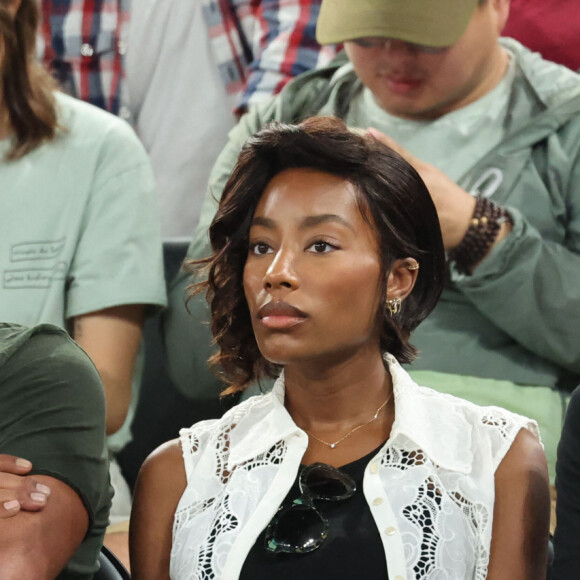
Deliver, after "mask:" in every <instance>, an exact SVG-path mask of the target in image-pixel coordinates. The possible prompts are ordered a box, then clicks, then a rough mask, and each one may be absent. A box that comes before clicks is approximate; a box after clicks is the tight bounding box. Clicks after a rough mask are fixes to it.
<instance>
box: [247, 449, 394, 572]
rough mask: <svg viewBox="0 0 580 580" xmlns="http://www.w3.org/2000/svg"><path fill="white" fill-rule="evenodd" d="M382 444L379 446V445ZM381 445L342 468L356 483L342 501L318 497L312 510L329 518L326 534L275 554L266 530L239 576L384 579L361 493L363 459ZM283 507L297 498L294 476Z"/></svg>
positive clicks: (381, 552)
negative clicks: (300, 550) (301, 548)
mask: <svg viewBox="0 0 580 580" xmlns="http://www.w3.org/2000/svg"><path fill="white" fill-rule="evenodd" d="M381 447H382V445H381ZM378 450H379V448H377V449H376V450H375V451H373V452H372V453H369V454H368V455H365V457H361V458H360V459H357V460H356V461H353V462H352V463H349V464H347V465H343V466H342V467H340V471H343V472H345V473H348V475H350V476H351V477H352V478H353V479H354V480H355V482H356V485H357V490H356V492H355V494H354V495H353V496H352V497H351V498H349V499H347V500H344V501H337V502H332V501H316V502H315V505H316V508H317V509H318V510H319V511H320V512H321V513H322V514H323V515H324V516H325V517H326V518H327V519H328V521H329V531H328V537H327V538H326V540H325V541H324V542H323V543H322V545H321V546H320V547H319V548H318V549H316V550H314V551H313V552H309V553H307V554H273V553H271V552H269V551H267V550H266V548H265V547H264V532H262V533H261V534H260V536H259V537H258V539H257V541H256V543H255V544H254V546H253V547H252V549H251V550H250V553H249V554H248V557H247V558H246V561H245V563H244V566H243V568H242V572H241V574H240V580H271V579H272V578H276V580H296V579H297V578H298V579H300V580H311V579H312V580H324V579H325V578H332V579H333V580H341V579H344V580H347V579H349V580H350V579H353V578H362V577H364V578H365V580H379V579H380V580H385V579H387V580H388V574H387V563H386V560H385V552H384V549H383V544H382V542H381V538H380V535H379V531H378V529H377V527H376V525H375V521H374V519H373V517H372V515H371V511H370V509H369V506H368V504H367V502H366V500H365V496H364V494H363V485H362V484H363V475H364V470H365V468H366V466H367V463H368V462H369V461H370V460H371V459H372V458H373V457H374V456H375V455H376V454H377V452H378ZM304 467H305V466H304V465H301V466H300V471H299V474H298V476H297V477H296V480H295V481H294V484H293V485H292V488H291V489H290V491H289V492H288V495H287V496H286V499H285V500H284V504H283V505H289V504H290V503H291V502H292V500H294V499H296V498H298V497H299V496H300V489H299V487H298V477H299V476H300V472H302V469H304Z"/></svg>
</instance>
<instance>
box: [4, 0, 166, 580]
mask: <svg viewBox="0 0 580 580" xmlns="http://www.w3.org/2000/svg"><path fill="white" fill-rule="evenodd" d="M37 23H38V9H37V2H36V0H0V195H1V198H2V209H1V211H0V232H1V236H0V276H1V279H2V285H1V286H0V321H2V322H10V323H17V324H21V325H24V326H26V327H34V326H36V325H38V324H41V323H51V324H54V325H57V326H59V327H60V328H66V329H67V330H68V331H69V333H70V334H71V335H72V337H73V338H74V339H75V341H76V342H77V343H78V344H79V345H80V346H81V347H83V349H84V350H85V351H86V352H87V354H89V356H90V357H91V359H92V361H93V362H94V364H95V366H96V367H97V370H98V371H99V374H100V376H101V378H102V380H103V384H104V388H105V403H106V431H107V434H109V435H111V434H113V433H115V432H117V431H118V430H119V429H120V427H121V425H122V424H123V423H124V421H125V418H126V416H127V413H128V409H129V403H130V400H131V392H132V383H133V371H134V367H135V361H136V357H137V352H138V348H139V344H140V341H141V328H142V324H143V318H144V313H145V310H146V308H147V307H148V305H163V304H165V283H164V277H163V269H162V257H161V239H160V227H159V216H158V212H157V200H156V196H155V191H154V180H153V175H152V171H151V168H150V165H149V161H148V159H147V155H146V153H145V151H144V149H143V147H142V146H141V144H140V142H139V140H138V139H137V137H136V136H135V134H134V132H133V130H132V129H131V127H129V125H127V124H126V123H125V122H124V121H121V120H120V119H118V118H117V117H115V116H113V115H110V114H108V113H105V112H104V111H101V110H99V109H97V108H96V107H93V106H90V105H87V104H86V103H82V102H81V101H78V100H76V99H73V98H71V97H69V96H67V95H64V94H63V93H61V92H59V91H57V90H56V87H55V85H54V83H53V81H52V79H51V77H50V76H49V75H48V74H47V73H46V72H45V71H44V70H43V69H42V68H41V66H40V65H39V64H38V63H37V62H36V54H35V46H36V27H37ZM79 388H80V386H79ZM30 404H33V402H32V401H30ZM70 423H71V424H70V425H68V426H67V427H66V428H67V429H69V435H70V437H71V440H74V434H75V432H78V431H81V430H82V429H83V428H84V426H83V425H82V424H80V423H75V421H74V418H73V417H71V418H70ZM63 428H64V427H63ZM125 442H126V440H125ZM115 444H116V442H112V441H111V440H109V450H110V452H111V456H112V454H113V452H114V450H115V447H114V445H115ZM97 451H98V445H95V448H94V449H91V450H89V451H88V453H89V455H90V454H94V453H97ZM1 453H3V450H2V449H1V448H0V454H1ZM99 460H100V458H99ZM70 461H71V463H72V464H73V465H75V453H72V454H71V457H70ZM6 465H8V466H9V465H11V463H10V461H8V463H6V462H2V461H0V491H1V490H2V489H3V485H2V483H3V482H4V481H5V480H4V479H3V477H2V475H3V472H5V471H6V470H7V469H9V467H5V466H6ZM77 469H81V468H80V466H78V465H77ZM111 473H112V474H113V482H114V487H115V490H116V492H118V493H116V496H115V500H114V501H113V511H112V512H111V513H112V514H113V517H114V518H115V519H113V517H112V520H113V521H114V522H117V521H121V520H125V521H128V518H129V510H130V502H131V496H130V493H129V490H128V486H127V484H126V483H125V482H124V480H123V479H122V477H121V475H120V471H119V470H118V469H113V470H112V472H111ZM11 475H13V476H16V477H21V476H22V471H21V470H20V471H18V470H17V471H15V472H13V473H11ZM17 481H19V480H17ZM15 486H16V484H13V487H15ZM55 489H56V484H55ZM52 491H53V493H52V495H51V496H50V497H49V499H48V501H47V502H45V504H42V505H41V506H40V507H41V508H43V507H44V505H48V506H49V505H50V503H51V502H55V501H56V499H55V498H56V492H55V490H52ZM70 491H71V493H73V494H74V491H73V490H70ZM105 491H106V490H105ZM6 493H8V492H6ZM5 497H7V500H6V501H5V502H0V518H4V517H8V518H10V517H11V516H14V518H16V519H15V520H14V521H16V520H18V521H20V520H22V521H29V519H30V514H27V513H23V512H26V506H27V502H19V501H18V494H16V493H12V494H11V495H10V494H9V497H8V496H5ZM119 500H120V501H119ZM5 504H8V505H9V506H11V508H10V509H6V507H5ZM85 507H86V506H85ZM83 509H84V508H83V506H82V504H81V513H82V512H83ZM50 513H54V512H51V510H44V509H40V511H39V512H38V513H36V514H34V518H32V519H31V520H30V521H33V522H40V521H41V520H42V519H43V518H47V521H49V519H48V518H49V515H50ZM18 518H20V519H18ZM89 522H90V523H89ZM86 523H87V525H89V526H94V525H96V526H97V528H98V530H97V532H96V533H97V535H100V537H101V538H102V534H103V532H104V528H105V526H106V514H105V516H104V517H101V518H100V520H99V521H98V522H95V521H94V519H93V518H92V514H91V513H90V510H89V514H88V519H87V522H86ZM11 525H12V526H14V525H16V524H15V523H14V522H12V523H11ZM87 525H85V527H84V529H83V530H82V531H83V535H84V534H86V533H87ZM83 535H81V537H80V538H78V541H79V543H80V542H81V541H82V539H83ZM47 546H48V544H47ZM49 551H50V550H49ZM55 553H56V552H54V551H53V552H52V554H51V556H52V555H54V554H55ZM0 559H1V558H0ZM35 561H36V562H41V558H38V559H36V560H35ZM92 565H93V566H94V562H93V563H92ZM86 570H87V574H88V571H90V568H86ZM23 576H24V577H26V576H27V575H26V574H23ZM28 577H41V576H28Z"/></svg>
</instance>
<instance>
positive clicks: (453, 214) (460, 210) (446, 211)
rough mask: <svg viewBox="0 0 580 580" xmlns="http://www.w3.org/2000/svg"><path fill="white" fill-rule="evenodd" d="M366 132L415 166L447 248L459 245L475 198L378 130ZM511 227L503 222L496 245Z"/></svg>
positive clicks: (471, 215) (467, 224) (470, 216)
mask: <svg viewBox="0 0 580 580" xmlns="http://www.w3.org/2000/svg"><path fill="white" fill-rule="evenodd" d="M366 133H367V135H369V136H370V137H373V138H374V139H376V140H377V141H380V142H381V143H384V144H385V145H388V146H389V147H390V148H391V149H393V150H394V151H396V152H397V153H398V154H399V155H400V156H401V157H403V159H405V161H407V162H408V163H410V164H411V165H412V166H413V167H414V168H415V170H416V171H417V173H418V174H419V175H420V176H421V179H422V180H423V181H424V182H425V185H426V186H427V189H428V190H429V193H430V194H431V198H432V199H433V203H434V204H435V208H436V209H437V214H438V216H439V223H440V224H441V233H442V235H443V244H444V246H445V250H446V251H449V250H452V249H453V248H456V247H457V246H458V245H459V244H460V243H461V240H463V237H464V236H465V233H466V232H467V229H468V228H469V225H470V222H471V219H472V217H473V210H474V209H475V201H476V199H475V197H474V196H473V195H471V194H470V193H468V192H467V191H465V190H464V189H463V188H461V187H459V185H457V184H456V183H455V182H454V181H453V180H452V179H450V178H449V177H447V175H445V174H444V173H443V172H442V171H440V170H439V169H437V168H436V167H435V166H433V165H431V164H430V163H425V162H424V161H421V160H420V159H418V158H417V157H415V156H414V155H413V154H411V153H410V152H409V151H407V150H406V149H405V148H404V147H401V146H400V145H399V144H398V143H397V142H396V141H394V140H393V139H391V138H390V137H388V136H387V135H385V134H384V133H381V131H379V130H378V129H373V128H371V129H367V131H366ZM511 228H512V226H511V224H509V223H508V222H505V223H503V224H502V225H501V228H500V230H499V232H498V234H497V237H496V239H495V241H494V244H493V246H495V245H496V244H497V243H498V242H499V241H500V240H502V239H503V238H505V236H506V235H507V234H508V233H509V232H510V231H511ZM493 246H492V247H493ZM490 250H491V247H490Z"/></svg>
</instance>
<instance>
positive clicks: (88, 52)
mask: <svg viewBox="0 0 580 580" xmlns="http://www.w3.org/2000/svg"><path fill="white" fill-rule="evenodd" d="M93 54H95V49H94V48H93V47H92V45H90V44H89V43H88V42H83V43H82V44H81V56H86V57H91V56H93Z"/></svg>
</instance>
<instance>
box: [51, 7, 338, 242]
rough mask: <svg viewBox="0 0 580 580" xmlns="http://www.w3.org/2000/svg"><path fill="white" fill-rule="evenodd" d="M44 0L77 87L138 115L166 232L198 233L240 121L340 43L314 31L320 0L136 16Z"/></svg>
mask: <svg viewBox="0 0 580 580" xmlns="http://www.w3.org/2000/svg"><path fill="white" fill-rule="evenodd" d="M41 1H42V5H43V25H42V38H41V39H40V40H41V43H40V44H41V47H42V52H43V60H44V63H45V64H46V65H47V66H48V67H49V68H50V69H51V70H52V71H53V74H54V75H55V77H56V78H57V79H58V81H59V83H60V85H61V86H62V87H63V89H64V90H65V91H66V92H68V93H70V94H72V95H74V96H77V97H79V98H80V99H82V100H85V101H88V102H90V103H92V104H94V105H96V106H99V107H101V108H104V109H107V110H108V111H110V112H112V113H115V114H117V115H119V116H121V117H122V118H124V119H127V120H129V121H130V122H132V123H133V124H134V126H135V128H136V130H137V133H138V134H139V137H140V138H141V139H142V141H143V143H144V145H145V148H146V149H147V151H148V153H149V155H150V157H151V161H152V164H153V168H154V171H155V177H156V180H157V184H158V192H159V198H160V210H161V221H162V232H163V236H164V238H166V239H167V238H183V239H188V238H190V237H191V235H192V233H193V231H194V228H195V225H196V224H197V220H198V216H199V210H200V206H201V200H202V199H203V195H204V192H205V190H206V186H207V179H208V177H209V169H210V168H211V166H212V165H213V162H214V161H215V158H216V157H217V155H218V153H219V151H220V150H221V148H222V147H223V146H224V145H225V143H226V136H227V133H228V131H229V130H230V129H231V128H232V127H233V126H234V124H235V123H236V119H237V118H238V117H239V116H240V115H241V114H243V113H244V112H245V110H246V109H247V108H248V107H249V106H252V105H253V104H254V103H258V102H260V101H263V100H265V99H267V98H269V97H270V96H272V95H273V94H276V93H278V92H279V91H280V90H281V89H282V88H283V86H284V85H285V84H286V83H287V82H288V81H289V80H291V79H292V78H293V77H294V76H296V75H298V74H300V73H302V72H305V71H307V70H309V69H312V68H316V67H318V66H322V65H324V64H326V63H328V62H329V61H330V60H331V59H332V57H333V56H334V55H335V52H336V49H335V47H325V48H321V47H320V45H319V44H318V43H317V42H316V40H315V27H316V20H317V18H318V11H319V8H320V0H291V1H285V2H280V1H279V0H275V1H274V0H264V1H252V0H198V1H197V2H178V1H177V0H174V1H171V0H165V1H164V2H159V1H157V0H134V1H135V2H136V4H135V6H138V7H139V9H138V10H134V11H133V14H132V17H131V18H130V10H129V3H128V0H91V1H89V0H41ZM137 2H138V3H137ZM200 68H205V71H206V73H205V74H202V75H200ZM176 70H179V74H174V71H176ZM212 71H213V72H212ZM216 71H217V72H216ZM129 93H130V99H129V98H128V97H129ZM232 110H233V111H232ZM196 114H197V116H198V118H196V117H195V115H196ZM183 121H185V126H184V124H183Z"/></svg>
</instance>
